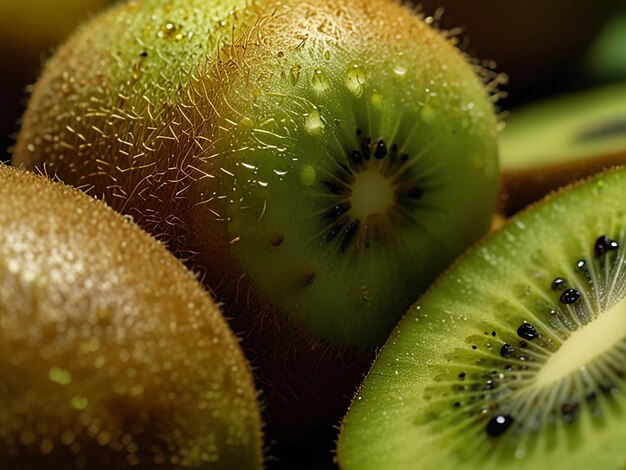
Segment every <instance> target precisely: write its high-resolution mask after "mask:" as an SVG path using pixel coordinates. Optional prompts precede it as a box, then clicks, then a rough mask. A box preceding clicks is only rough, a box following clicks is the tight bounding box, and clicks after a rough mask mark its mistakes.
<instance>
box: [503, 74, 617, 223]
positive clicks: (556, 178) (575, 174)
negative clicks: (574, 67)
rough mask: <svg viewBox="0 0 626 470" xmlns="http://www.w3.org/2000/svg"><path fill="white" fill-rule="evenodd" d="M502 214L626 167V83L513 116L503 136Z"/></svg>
mask: <svg viewBox="0 0 626 470" xmlns="http://www.w3.org/2000/svg"><path fill="white" fill-rule="evenodd" d="M500 148H501V171H502V187H501V195H500V199H501V202H500V206H501V210H502V211H504V212H505V213H506V214H508V215H512V214H514V213H515V212H517V211H519V210H521V209H523V208H524V207H525V206H526V205H528V204H530V203H532V202H534V201H537V200H539V199H540V198H541V197H543V196H544V195H546V194H547V193H548V192H550V191H552V190H555V189H557V188H559V187H561V186H565V185H567V184H568V183H571V182H573V181H575V180H577V179H581V178H584V177H586V176H589V175H591V174H593V173H596V172H599V171H601V170H602V169H604V168H608V167H610V166H612V165H618V164H623V163H624V162H626V81H624V82H622V83H616V84H612V85H604V86H601V87H597V88H595V89H590V90H585V91H580V92H576V93H573V94H570V95H567V96H562V97H557V98H553V99H550V100H546V101H543V102H539V103H532V104H529V105H527V106H526V107H524V108H520V109H518V110H514V111H513V112H511V115H510V117H509V119H508V121H507V124H506V127H505V128H504V131H503V132H502V134H501V136H500Z"/></svg>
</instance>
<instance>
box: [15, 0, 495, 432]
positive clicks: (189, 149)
mask: <svg viewBox="0 0 626 470" xmlns="http://www.w3.org/2000/svg"><path fill="white" fill-rule="evenodd" d="M202 5H204V6H206V5H207V3H206V2H201V1H198V0H174V1H171V2H167V3H166V2H162V1H157V0H145V1H143V2H131V3H129V4H128V5H124V6H120V7H119V8H118V9H116V10H114V11H111V12H110V13H109V14H107V15H105V16H101V17H100V18H99V19H98V20H97V21H96V22H95V23H93V24H91V25H87V26H86V27H84V28H83V29H82V30H81V31H79V32H78V33H77V35H75V36H74V37H73V38H72V39H71V40H70V41H69V42H68V43H67V44H66V46H65V47H64V48H62V49H61V50H60V51H59V53H58V54H57V56H56V57H55V58H54V59H53V60H51V61H50V63H49V64H48V66H47V68H46V71H45V72H44V74H43V76H42V78H41V80H40V81H39V83H38V85H37V86H36V87H35V90H34V93H33V97H32V99H31V103H30V105H29V109H28V111H27V113H26V115H25V117H24V126H23V128H22V131H21V133H20V137H19V139H18V143H17V146H16V150H15V154H14V158H13V162H14V163H15V164H16V165H23V166H25V167H27V168H30V169H35V168H37V169H39V170H41V171H44V172H46V173H48V174H50V175H56V176H57V177H58V178H60V179H61V180H63V181H66V182H69V183H71V184H73V185H75V186H78V187H80V188H82V189H85V190H86V191H88V192H89V193H90V194H93V195H95V196H97V197H101V198H104V199H105V200H106V201H107V202H108V203H109V204H111V206H112V207H113V208H115V209H116V210H119V211H120V212H123V213H126V214H130V215H132V216H133V217H134V219H135V221H137V222H138V223H139V224H140V225H141V226H142V227H143V228H145V229H146V230H147V231H149V232H150V233H152V234H154V235H155V236H157V237H158V238H159V239H160V240H162V241H163V242H165V243H166V244H167V245H168V247H169V248H170V249H172V250H173V251H174V252H175V253H176V254H177V255H178V256H180V257H182V258H184V259H186V260H187V261H188V264H189V265H190V266H192V267H193V269H194V270H196V271H199V272H201V273H202V276H203V279H204V280H205V282H206V283H207V285H209V286H210V288H211V289H212V290H213V291H214V292H215V293H216V296H217V298H218V300H220V301H223V302H224V303H225V310H226V312H227V315H228V316H229V317H231V318H232V319H233V320H232V324H233V325H234V329H235V331H237V332H240V333H241V334H242V336H243V337H244V346H245V347H246V349H247V350H248V351H249V352H250V356H249V357H250V358H251V360H252V362H253V366H255V367H256V368H257V370H258V373H257V377H258V381H259V383H260V384H261V385H263V387H264V389H265V391H266V393H265V399H266V401H267V404H268V407H267V410H268V415H267V416H268V418H269V419H270V420H272V421H273V420H274V419H276V420H278V421H279V422H280V426H281V427H282V428H284V429H286V432H287V433H288V434H294V433H295V430H299V429H302V428H303V427H306V426H307V424H309V423H310V422H316V421H319V420H323V419H335V418H336V417H337V416H338V415H339V414H340V413H341V412H342V409H343V407H344V404H345V403H346V402H347V400H348V398H349V397H350V396H351V394H352V391H353V387H354V385H355V384H356V383H357V382H358V381H359V380H360V378H361V374H362V371H363V370H364V366H367V364H369V362H370V361H371V356H372V354H373V353H372V351H371V348H372V347H373V346H374V344H373V343H374V342H375V341H372V340H371V336H374V335H373V334H372V335H371V336H370V338H368V340H369V341H368V342H366V341H365V340H362V341H360V342H359V341H354V342H353V343H352V344H350V346H351V347H350V348H349V349H350V350H348V348H346V347H345V344H343V345H337V344H334V345H329V342H328V341H326V340H324V339H320V335H318V336H317V337H313V336H312V335H311V333H310V331H309V330H307V329H306V328H302V327H300V326H298V324H297V322H296V321H295V320H294V318H292V317H291V315H290V312H277V311H276V309H274V306H273V305H271V304H270V303H269V302H268V300H267V298H265V299H264V298H262V296H261V295H260V294H259V292H258V290H257V287H256V286H255V284H254V282H253V280H252V275H251V274H250V273H249V272H247V271H246V270H245V269H244V268H243V267H242V265H241V264H240V262H239V261H238V260H237V259H236V258H235V257H234V256H233V255H232V253H231V246H233V245H232V243H236V240H237V238H236V236H233V235H232V234H230V233H228V229H229V227H228V224H227V223H225V222H227V219H228V211H227V210H226V207H225V205H226V204H227V201H229V200H230V198H229V197H228V195H226V194H224V193H221V192H219V191H220V190H221V189H220V188H217V185H216V183H215V179H216V178H215V176H216V174H217V175H220V176H221V175H223V174H224V173H226V172H227V171H229V163H228V162H226V163H224V164H222V163H221V162H223V158H225V157H228V156H229V155H231V153H230V152H231V151H232V150H236V148H235V149H228V148H225V147H224V143H225V142H229V138H230V135H229V133H228V132H227V131H225V122H224V121H220V119H222V117H223V116H224V115H226V114H228V113H229V112H230V111H231V110H230V109H229V107H228V104H229V102H230V101H231V100H233V99H234V100H235V101H236V102H237V103H238V105H239V104H241V103H245V104H246V105H248V104H249V101H247V100H248V99H249V98H250V95H251V94H254V93H256V92H258V93H260V94H262V93H268V87H269V86H270V85H271V81H272V80H274V79H275V78H276V77H273V76H272V75H273V74H275V73H277V72H279V71H282V70H285V69H286V70H287V71H288V70H289V67H290V66H291V64H288V63H287V62H286V61H287V60H293V59H294V57H296V56H301V57H308V59H307V60H308V62H306V67H303V69H306V70H303V72H302V73H303V74H304V73H305V71H306V72H307V73H308V72H310V71H311V70H309V69H312V68H313V67H314V65H315V63H319V62H320V61H321V60H325V59H323V58H320V55H319V51H318V49H316V46H321V45H323V44H328V46H329V48H331V49H332V51H333V53H335V52H338V51H341V54H345V55H349V54H355V56H356V57H365V58H368V59H369V60H371V65H373V66H376V65H377V63H378V62H377V60H379V58H382V59H380V60H382V61H384V60H386V59H387V58H389V57H390V56H392V55H395V54H397V53H399V52H401V51H403V52H404V54H405V57H410V58H413V57H418V58H421V59H423V61H424V62H427V63H428V65H429V67H433V68H435V69H436V72H442V71H443V70H444V69H445V67H447V66H448V65H449V66H450V67H451V68H452V69H454V70H455V71H460V72H459V74H458V75H457V76H460V75H463V78H462V79H461V78H459V79H458V80H457V81H455V83H452V81H451V83H449V85H450V86H451V89H453V90H455V91H459V90H460V89H461V90H463V89H467V90H470V91H469V92H468V94H469V95H472V96H473V93H476V96H479V97H480V99H479V100H477V103H475V104H477V106H475V107H474V108H473V110H472V111H471V112H470V111H469V110H467V109H465V110H463V111H461V109H460V106H459V107H455V109H453V110H450V111H451V112H450V114H449V115H448V116H447V117H446V119H445V120H444V121H445V122H444V123H442V126H444V127H446V128H447V130H450V129H451V128H452V127H454V124H453V122H454V119H453V117H452V116H455V115H454V113H455V112H456V113H458V114H460V115H462V116H461V117H463V118H465V122H466V123H468V128H469V129H471V130H470V131H469V132H476V133H477V134H481V133H484V135H485V136H487V137H486V139H485V140H486V142H487V144H485V146H486V147H489V150H488V152H487V154H488V155H489V158H488V160H489V161H488V163H487V164H486V166H487V167H488V172H489V173H490V175H489V178H487V177H486V178H485V179H490V181H491V182H494V181H496V180H497V163H496V162H495V158H491V157H492V156H493V155H494V153H495V152H494V151H493V148H495V144H494V145H491V143H493V142H494V141H495V117H493V115H492V114H491V113H492V110H491V107H490V103H489V100H488V97H487V93H486V91H485V90H484V87H483V83H482V82H481V80H480V79H479V78H478V77H476V76H475V75H474V74H473V70H472V67H471V66H470V65H468V64H467V63H466V61H465V58H464V57H463V56H462V55H461V54H459V53H458V52H457V51H456V50H455V49H454V48H453V47H452V46H451V45H450V44H449V41H448V40H446V39H445V38H443V37H442V36H441V35H439V34H438V33H437V32H435V31H434V30H431V29H429V28H428V27H427V26H426V25H425V24H424V23H423V22H421V21H420V20H419V19H418V18H417V16H416V15H415V14H414V13H413V12H412V11H411V10H409V9H408V8H405V7H403V6H401V5H400V4H399V3H396V2H394V1H385V0H375V1H366V0H335V1H332V2H327V1H322V0H312V1H307V2H301V1H294V0H289V1H276V0H260V1H258V2H251V4H250V5H246V2H244V1H241V2H238V3H237V4H236V5H230V4H229V5H228V7H226V6H224V4H222V3H220V2H215V3H214V4H211V5H212V6H211V9H212V10H214V13H210V12H207V11H206V8H201V6H202ZM167 6H169V7H170V8H167ZM213 7H215V9H213ZM231 8H235V9H236V13H234V14H233V13H230V9H231ZM144 10H145V11H149V12H150V13H149V14H147V13H145V11H144ZM215 12H217V13H215ZM198 31H200V33H198ZM286 31H291V32H290V33H289V34H286ZM191 32H193V33H194V34H193V35H189V33H191ZM417 37H419V38H420V40H416V38H417ZM118 45H119V46H118ZM220 48H221V50H220ZM218 50H220V52H219V54H218ZM442 50H443V51H445V54H443V56H445V57H443V56H442V54H441V51H442ZM316 54H317V55H316ZM85 57H89V58H90V59H91V60H88V61H87V60H85V59H84V58H85ZM207 57H208V60H206V59H207ZM281 59H284V60H281ZM448 59H450V60H451V63H450V64H447V60H448ZM259 63H265V65H266V68H265V69H263V70H261V71H259V70H258V69H256V68H255V67H253V66H252V64H259ZM190 64H191V65H190ZM343 65H344V64H342V65H341V66H342V67H343ZM379 65H380V64H379ZM420 65H422V64H421V62H419V63H416V64H410V66H409V67H407V68H408V69H410V70H411V71H413V70H415V69H419V66H420ZM224 66H227V67H228V68H225V67H224ZM387 66H389V69H391V66H390V65H389V64H387ZM337 67H338V66H337ZM429 67H426V66H425V67H423V68H422V69H420V70H419V74H418V75H417V76H418V77H420V78H423V80H424V82H425V83H426V82H428V77H429V75H428V74H429V73H430V72H431V70H429ZM342 70H343V69H342ZM105 72H106V73H105ZM442 73H443V72H442ZM433 86H436V84H435V85H433ZM224 87H228V89H227V90H226V92H225V88H224ZM425 89H428V87H420V90H422V91H424V90H425ZM413 91H414V90H413ZM239 92H241V96H237V95H238V93H239ZM447 93H448V92H445V93H444V92H441V93H440V95H443V96H446V95H447ZM450 93H452V91H450ZM416 106H417V104H416ZM234 111H235V114H237V110H236V109H235V110H234ZM438 112H440V113H442V111H441V110H439V111H438ZM481 113H484V114H485V115H486V116H487V118H486V119H485V120H484V121H483V120H482V119H481V117H479V116H480V114H481ZM455 117H459V116H455ZM452 141H453V139H448V141H447V145H452V144H451V143H450V142H452ZM230 142H235V141H230ZM215 157H220V158H215ZM465 163H466V162H465ZM465 163H464V164H465ZM480 163H481V162H478V163H477V165H478V164H480ZM223 170H226V171H223ZM486 173H487V172H486ZM221 181H222V183H220V184H223V185H227V184H228V183H227V181H228V180H227V179H225V177H223V179H222V180H221ZM483 187H485V186H484V185H483ZM214 191H218V194H216V195H215V196H216V197H214V198H212V196H213V192H214ZM244 191H245V188H244ZM479 192H480V191H475V194H478V193H479ZM495 196H496V195H495V185H493V191H490V190H486V192H485V194H484V199H482V201H483V202H485V205H489V204H490V203H491V202H495ZM477 197H478V196H477ZM457 202H458V201H457V200H454V198H453V197H452V196H448V198H447V199H446V200H445V201H442V204H443V205H446V206H447V207H448V208H451V209H452V210H455V209H456V208H457V206H458V204H456V203H457ZM477 206H480V204H477ZM458 212H459V217H468V213H469V212H468V211H461V210H459V211H458ZM488 212H489V211H485V214H484V215H485V217H484V220H478V219H476V218H474V219H472V220H471V223H469V222H468V223H467V224H465V225H466V226H467V227H469V228H468V230H477V231H480V230H481V229H484V231H486V230H487V228H488V225H489V213H488ZM460 233H462V230H457V231H455V233H454V234H452V235H451V236H454V237H456V236H458V235H459V234H460ZM441 245H442V246H445V245H446V244H445V243H442V244H441ZM264 274H266V273H264ZM416 295H417V294H416ZM413 300H414V299H411V300H410V301H407V306H408V304H410V302H412V301H413ZM403 311H404V308H403V309H402V311H398V312H394V315H395V316H396V317H397V316H399V315H401V313H402V312H403ZM336 317H340V315H336ZM393 320H395V318H392V319H391V320H390V319H389V318H387V319H386V320H385V321H386V322H388V324H387V325H385V326H384V327H382V328H380V329H376V328H370V330H376V331H375V334H376V336H378V338H379V339H380V338H384V336H385V334H386V331H387V329H388V328H390V325H391V323H392V322H393ZM337 330H339V328H337ZM342 330H343V331H346V330H349V329H348V328H345V326H344V327H343V328H342ZM344 336H345V335H344ZM346 342H347V340H346ZM355 344H356V345H357V346H355ZM360 347H362V348H364V349H365V352H363V351H361V350H359V348H360ZM329 384H333V386H332V387H329ZM326 402H332V404H331V405H329V404H328V403H326Z"/></svg>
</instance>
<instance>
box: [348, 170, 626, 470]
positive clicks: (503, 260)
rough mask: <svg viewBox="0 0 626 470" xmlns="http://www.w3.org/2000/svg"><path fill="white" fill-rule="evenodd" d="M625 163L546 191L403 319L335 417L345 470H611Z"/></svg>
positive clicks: (623, 340)
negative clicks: (338, 418) (545, 195)
mask: <svg viewBox="0 0 626 470" xmlns="http://www.w3.org/2000/svg"><path fill="white" fill-rule="evenodd" d="M625 188H626V170H625V169H623V168H621V169H613V170H610V171H608V172H606V173H603V174H601V175H596V176H595V177H593V179H591V180H588V181H586V182H584V184H583V183H578V184H576V185H574V186H573V187H569V188H567V189H565V190H562V191H561V192H559V193H557V194H555V195H551V196H550V197H549V198H547V199H546V200H545V201H544V202H542V203H539V204H537V205H536V206H534V207H532V208H531V209H529V210H527V211H524V212H523V213H521V214H519V215H518V216H516V217H514V218H513V219H512V220H511V221H510V222H509V223H508V224H507V225H505V226H504V227H503V228H502V229H501V230H499V231H498V232H496V233H495V234H493V235H491V236H489V237H488V238H487V239H486V240H485V241H484V242H482V243H480V244H479V245H478V246H477V247H475V248H473V249H471V250H470V251H469V252H468V253H467V254H466V255H464V256H463V257H462V258H461V260H460V261H459V262H458V263H456V264H455V265H454V266H453V267H452V268H451V269H450V270H449V271H448V272H447V273H446V274H445V275H444V276H443V277H442V278H441V279H440V280H439V281H438V282H437V283H436V284H435V285H434V286H433V287H432V288H431V289H430V290H429V292H427V293H426V294H425V296H423V298H422V299H420V300H419V301H418V302H417V303H416V304H415V305H414V306H413V307H411V309H409V311H408V313H407V315H406V316H405V317H404V318H403V319H402V320H401V321H400V323H399V324H398V326H397V327H396V329H395V330H394V332H393V333H392V335H391V336H390V338H389V339H388V341H387V343H386V345H385V346H384V347H383V349H382V351H381V353H380V355H379V357H378V358H377V360H376V363H375V364H374V366H373V367H372V370H371V371H370V373H369V375H368V377H367V378H366V380H365V382H364V383H363V385H362V387H361V389H360V391H359V392H358V393H357V395H356V397H355V399H354V401H353V403H352V406H351V409H350V411H349V412H348V414H347V416H346V417H345V419H344V422H343V425H342V431H341V435H340V437H339V447H338V458H339V462H340V464H341V467H342V468H343V469H345V470H350V469H352V468H358V469H363V470H364V469H368V468H376V469H385V468H393V469H403V468H420V469H431V468H437V469H444V468H445V469H447V468H450V469H452V468H454V469H460V468H485V469H487V468H507V469H518V468H519V469H522V468H524V469H527V468H534V469H550V468H572V469H584V468H594V467H595V468H621V467H623V465H624V461H625V458H626V455H625V453H624V447H623V442H624V426H625V425H624V423H625V421H624V408H625V406H626V399H625V395H624V388H625V379H624V377H625V370H624V367H625V366H624V364H625V361H624V354H625V352H626V350H625V344H626V329H625V327H624V320H623V318H624V308H625V307H624V302H625V296H626V290H625V289H624V286H625V285H626V284H625V283H624V274H625V273H624V266H625V259H626V239H625V237H626V212H625V210H624V208H625V207H626V190H625Z"/></svg>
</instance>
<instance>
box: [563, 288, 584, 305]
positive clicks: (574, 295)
mask: <svg viewBox="0 0 626 470" xmlns="http://www.w3.org/2000/svg"><path fill="white" fill-rule="evenodd" d="M578 299H580V292H578V291H577V290H576V289H571V288H570V289H565V290H564V291H563V293H562V294H561V299H560V300H561V303H563V304H565V305H570V304H573V303H574V302H576V301H577V300H578Z"/></svg>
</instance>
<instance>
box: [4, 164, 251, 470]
mask: <svg viewBox="0 0 626 470" xmlns="http://www.w3.org/2000/svg"><path fill="white" fill-rule="evenodd" d="M0 226H1V227H2V230H1V231H0V325H1V328H0V467H2V468H3V469H6V470H12V469H20V470H30V469H40V468H44V466H45V467H46V468H52V469H54V468H70V467H71V468H75V469H80V468H89V469H97V468H138V469H142V468H143V469H153V468H172V469H173V468H209V467H210V468H260V467H262V459H263V452H262V436H261V421H260V412H259V407H258V404H257V399H256V398H257V396H256V391H255V389H254V385H253V379H252V374H251V371H250V369H249V366H248V364H247V362H246V360H245V358H244V356H243V353H242V351H241V348H240V347H239V344H238V342H237V339H236V338H235V336H234V335H233V334H232V333H231V331H230V330H229V328H228V325H227V324H226V322H225V320H224V319H223V317H222V315H221V313H220V311H219V308H218V307H217V306H216V305H215V303H214V302H213V301H212V300H211V298H210V296H209V295H208V294H207V293H206V291H204V289H203V288H202V286H201V285H200V283H199V282H198V281H197V279H195V278H194V276H193V275H192V274H191V273H190V272H188V271H187V270H186V269H185V268H184V266H183V265H182V264H181V263H180V262H179V261H178V260H176V259H175V258H174V257H173V256H172V255H171V254H170V253H169V252H168V251H167V250H166V249H165V248H164V247H163V246H162V245H161V244H159V243H158V242H157V241H155V240H154V239H152V238H151V237H150V236H149V235H148V234H146V233H145V232H143V231H142V230H141V229H140V228H139V227H137V226H136V225H135V224H134V223H132V222H130V221H129V220H128V218H125V217H122V216H121V215H120V214H118V213H116V212H114V211H113V210H111V209H109V208H108V207H106V206H105V205H104V204H103V203H101V202H99V201H96V200H95V199H93V198H90V197H88V196H86V195H84V194H83V193H81V192H79V191H77V190H75V189H73V188H69V187H67V186H64V185H61V184H59V183H53V182H51V181H49V180H47V179H45V178H43V177H40V176H36V175H33V174H29V173H26V172H22V171H18V170H16V169H14V168H10V167H7V166H4V165H2V166H0Z"/></svg>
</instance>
